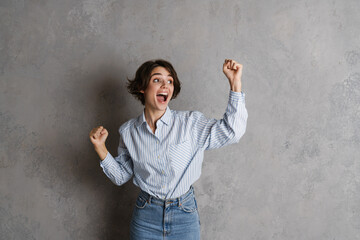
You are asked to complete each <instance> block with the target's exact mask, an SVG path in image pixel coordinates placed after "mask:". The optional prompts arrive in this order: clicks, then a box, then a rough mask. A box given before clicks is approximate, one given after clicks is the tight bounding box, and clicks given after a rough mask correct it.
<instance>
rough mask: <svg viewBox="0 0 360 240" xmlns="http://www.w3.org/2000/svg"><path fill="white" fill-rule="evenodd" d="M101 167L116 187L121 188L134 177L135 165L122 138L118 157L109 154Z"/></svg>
mask: <svg viewBox="0 0 360 240" xmlns="http://www.w3.org/2000/svg"><path fill="white" fill-rule="evenodd" d="M100 167H101V168H102V169H103V172H104V173H105V175H106V176H107V177H108V178H109V179H110V180H111V181H112V182H113V183H114V184H116V185H118V186H120V185H122V184H124V183H126V182H127V181H129V180H130V179H131V177H132V176H133V163H132V160H131V157H130V154H129V151H128V150H127V149H126V147H125V144H124V142H123V140H122V138H121V136H120V141H119V147H118V156H117V157H115V158H114V157H113V156H112V155H111V154H110V153H109V152H108V153H107V155H106V157H105V159H104V160H102V161H100Z"/></svg>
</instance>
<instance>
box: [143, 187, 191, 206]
mask: <svg viewBox="0 0 360 240" xmlns="http://www.w3.org/2000/svg"><path fill="white" fill-rule="evenodd" d="M139 195H140V196H142V197H143V198H144V199H145V200H146V201H147V202H148V203H157V204H160V205H163V204H170V203H174V204H179V205H180V204H181V202H183V201H184V200H186V199H187V198H188V197H190V196H193V195H194V188H193V186H190V189H189V190H188V191H187V192H186V193H184V194H183V195H181V196H180V197H177V198H168V199H161V198H157V197H154V196H152V195H150V194H148V193H147V192H145V191H143V190H141V192H140V194H139Z"/></svg>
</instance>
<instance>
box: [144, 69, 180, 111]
mask: <svg viewBox="0 0 360 240" xmlns="http://www.w3.org/2000/svg"><path fill="white" fill-rule="evenodd" d="M150 76H151V77H150V81H149V84H148V86H147V88H146V89H145V91H141V92H142V93H143V94H144V97H145V108H147V109H148V110H152V111H165V110H166V108H167V105H168V103H169V102H170V99H171V97H172V95H173V92H174V80H173V78H172V76H171V75H170V73H169V71H168V70H166V68H164V67H156V68H154V69H153V70H152V71H151V74H150Z"/></svg>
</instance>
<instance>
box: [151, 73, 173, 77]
mask: <svg viewBox="0 0 360 240" xmlns="http://www.w3.org/2000/svg"><path fill="white" fill-rule="evenodd" d="M155 75H162V74H161V73H154V74H152V75H151V76H150V77H152V76H155ZM168 77H172V75H171V74H169V75H168Z"/></svg>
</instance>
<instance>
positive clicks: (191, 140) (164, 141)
mask: <svg viewBox="0 0 360 240" xmlns="http://www.w3.org/2000/svg"><path fill="white" fill-rule="evenodd" d="M247 117H248V113H247V110H246V108H245V93H243V92H241V93H240V92H233V91H231V90H230V94H229V101H228V105H227V108H226V111H225V114H224V116H223V118H222V119H220V120H216V119H209V118H206V117H205V116H204V115H203V114H202V113H200V112H198V111H174V110H170V108H169V107H167V109H166V111H165V113H164V115H163V116H162V117H161V118H160V119H159V120H158V121H157V122H156V130H155V134H154V133H153V132H152V131H151V129H150V127H149V125H148V124H147V122H146V120H145V113H144V112H143V113H142V115H140V116H139V117H138V118H134V119H131V120H129V121H127V122H126V123H124V124H123V125H121V127H120V128H119V133H120V142H119V147H118V156H117V157H115V158H114V157H113V156H112V155H111V154H110V153H109V152H108V153H107V155H106V157H105V159H104V160H103V161H100V166H101V167H102V169H103V171H104V173H105V174H106V176H107V177H108V178H110V179H111V181H112V182H113V183H115V184H116V185H119V186H120V185H122V184H124V183H125V182H127V181H128V180H129V179H130V178H131V177H133V182H134V184H135V185H136V186H138V187H140V188H141V189H142V190H143V191H145V192H147V193H149V194H150V195H153V196H155V197H157V198H162V199H169V198H176V197H179V196H181V195H182V194H184V193H186V192H187V191H188V190H189V188H190V186H191V185H192V184H193V183H194V182H195V181H196V180H197V179H199V177H200V174H201V165H202V161H203V158H204V151H205V150H207V149H213V148H220V147H223V146H225V145H229V144H232V143H236V142H238V141H239V140H240V138H241V137H242V136H243V134H244V133H245V129H246V122H247Z"/></svg>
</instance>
